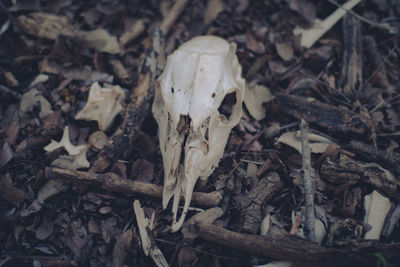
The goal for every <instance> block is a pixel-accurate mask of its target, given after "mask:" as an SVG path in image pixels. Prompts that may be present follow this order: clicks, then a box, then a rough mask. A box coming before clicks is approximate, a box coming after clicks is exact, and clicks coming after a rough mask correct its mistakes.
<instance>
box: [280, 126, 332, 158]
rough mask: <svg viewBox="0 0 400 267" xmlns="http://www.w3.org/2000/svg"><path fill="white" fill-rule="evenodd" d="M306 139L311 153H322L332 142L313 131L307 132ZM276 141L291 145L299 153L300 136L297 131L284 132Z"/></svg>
mask: <svg viewBox="0 0 400 267" xmlns="http://www.w3.org/2000/svg"><path fill="white" fill-rule="evenodd" d="M308 140H309V147H310V149H311V152H312V153H323V152H325V150H326V149H327V148H328V146H329V145H330V144H331V143H332V141H331V140H329V139H328V138H325V137H323V136H320V135H317V134H313V133H309V134H308ZM277 142H278V143H283V144H285V145H288V146H291V147H293V148H294V149H296V150H297V151H298V152H299V153H300V154H301V136H300V132H299V131H295V132H287V133H284V134H282V135H281V136H280V137H279V138H278V141H277Z"/></svg>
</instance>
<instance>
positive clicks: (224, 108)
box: [218, 92, 237, 120]
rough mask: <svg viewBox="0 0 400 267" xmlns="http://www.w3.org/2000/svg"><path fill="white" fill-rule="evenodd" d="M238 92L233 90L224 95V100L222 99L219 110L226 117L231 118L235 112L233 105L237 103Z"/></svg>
mask: <svg viewBox="0 0 400 267" xmlns="http://www.w3.org/2000/svg"><path fill="white" fill-rule="evenodd" d="M236 101H237V99H236V92H232V93H230V94H227V95H226V96H225V97H224V100H222V103H221V105H220V106H219V108H218V112H219V113H220V114H223V115H225V117H226V118H227V119H228V120H229V119H230V117H231V115H232V112H233V106H234V105H235V104H236Z"/></svg>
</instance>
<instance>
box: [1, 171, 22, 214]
mask: <svg viewBox="0 0 400 267" xmlns="http://www.w3.org/2000/svg"><path fill="white" fill-rule="evenodd" d="M0 194H1V196H2V197H4V198H5V199H6V200H7V201H9V202H10V203H12V204H13V205H14V206H16V207H19V206H20V205H21V203H22V202H23V201H24V200H25V194H24V192H23V191H22V190H21V189H19V188H17V187H15V186H14V183H13V180H12V179H11V177H10V174H9V173H7V174H5V175H4V176H3V177H2V178H0Z"/></svg>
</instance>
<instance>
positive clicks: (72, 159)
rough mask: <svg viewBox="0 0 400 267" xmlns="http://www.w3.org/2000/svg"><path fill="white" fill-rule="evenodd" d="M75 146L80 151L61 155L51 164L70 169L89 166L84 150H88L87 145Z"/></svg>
mask: <svg viewBox="0 0 400 267" xmlns="http://www.w3.org/2000/svg"><path fill="white" fill-rule="evenodd" d="M76 148H77V149H79V151H80V152H79V153H78V154H77V155H61V156H59V157H58V158H57V159H55V160H54V161H53V162H52V163H51V165H53V166H57V167H60V168H65V169H71V170H77V169H80V168H89V167H90V163H89V161H88V160H87V158H86V152H87V151H88V149H89V146H88V145H80V146H77V147H76Z"/></svg>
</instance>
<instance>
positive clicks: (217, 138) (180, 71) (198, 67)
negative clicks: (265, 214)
mask: <svg viewBox="0 0 400 267" xmlns="http://www.w3.org/2000/svg"><path fill="white" fill-rule="evenodd" d="M235 52H236V44H235V43H230V44H229V43H228V42H227V41H225V40H224V39H221V38H219V37H215V36H200V37H196V38H194V39H192V40H190V41H188V42H186V43H184V44H183V45H181V46H180V47H179V48H178V50H176V51H175V52H174V53H173V54H172V55H170V56H168V59H167V64H166V67H165V70H164V72H163V73H162V75H161V76H160V77H159V78H158V81H157V84H156V92H155V99H154V103H153V114H154V117H155V119H156V121H157V123H158V126H159V138H160V148H161V154H162V157H163V163H164V174H165V177H164V191H163V206H164V209H165V208H166V207H167V205H168V202H169V200H170V199H171V197H172V196H174V201H173V206H172V212H173V224H172V231H173V232H175V231H177V230H179V228H180V227H181V226H182V224H183V222H184V219H185V216H186V213H187V210H188V208H189V204H190V200H191V198H192V193H193V189H194V186H195V184H196V182H197V179H198V178H200V179H207V178H208V176H209V175H211V173H212V172H213V171H214V169H215V167H216V166H218V162H219V160H220V159H221V157H222V155H223V153H224V149H225V145H226V142H227V141H228V137H229V133H230V131H231V129H232V128H233V127H234V126H235V125H236V124H237V123H238V122H239V120H240V117H241V114H242V100H243V96H244V88H245V81H244V79H243V78H242V77H241V72H242V68H241V66H240V64H239V62H238V59H237V57H236V55H235ZM230 93H235V96H236V103H235V104H234V105H233V107H232V113H231V115H230V116H229V118H227V117H226V116H225V115H223V114H220V112H219V111H218V108H219V107H220V106H221V103H222V101H223V99H224V97H225V96H226V95H228V94H230ZM181 194H182V195H183V197H184V199H185V204H184V208H183V212H182V215H181V217H180V219H179V221H178V222H177V220H176V217H177V211H178V204H179V200H180V198H181Z"/></svg>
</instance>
